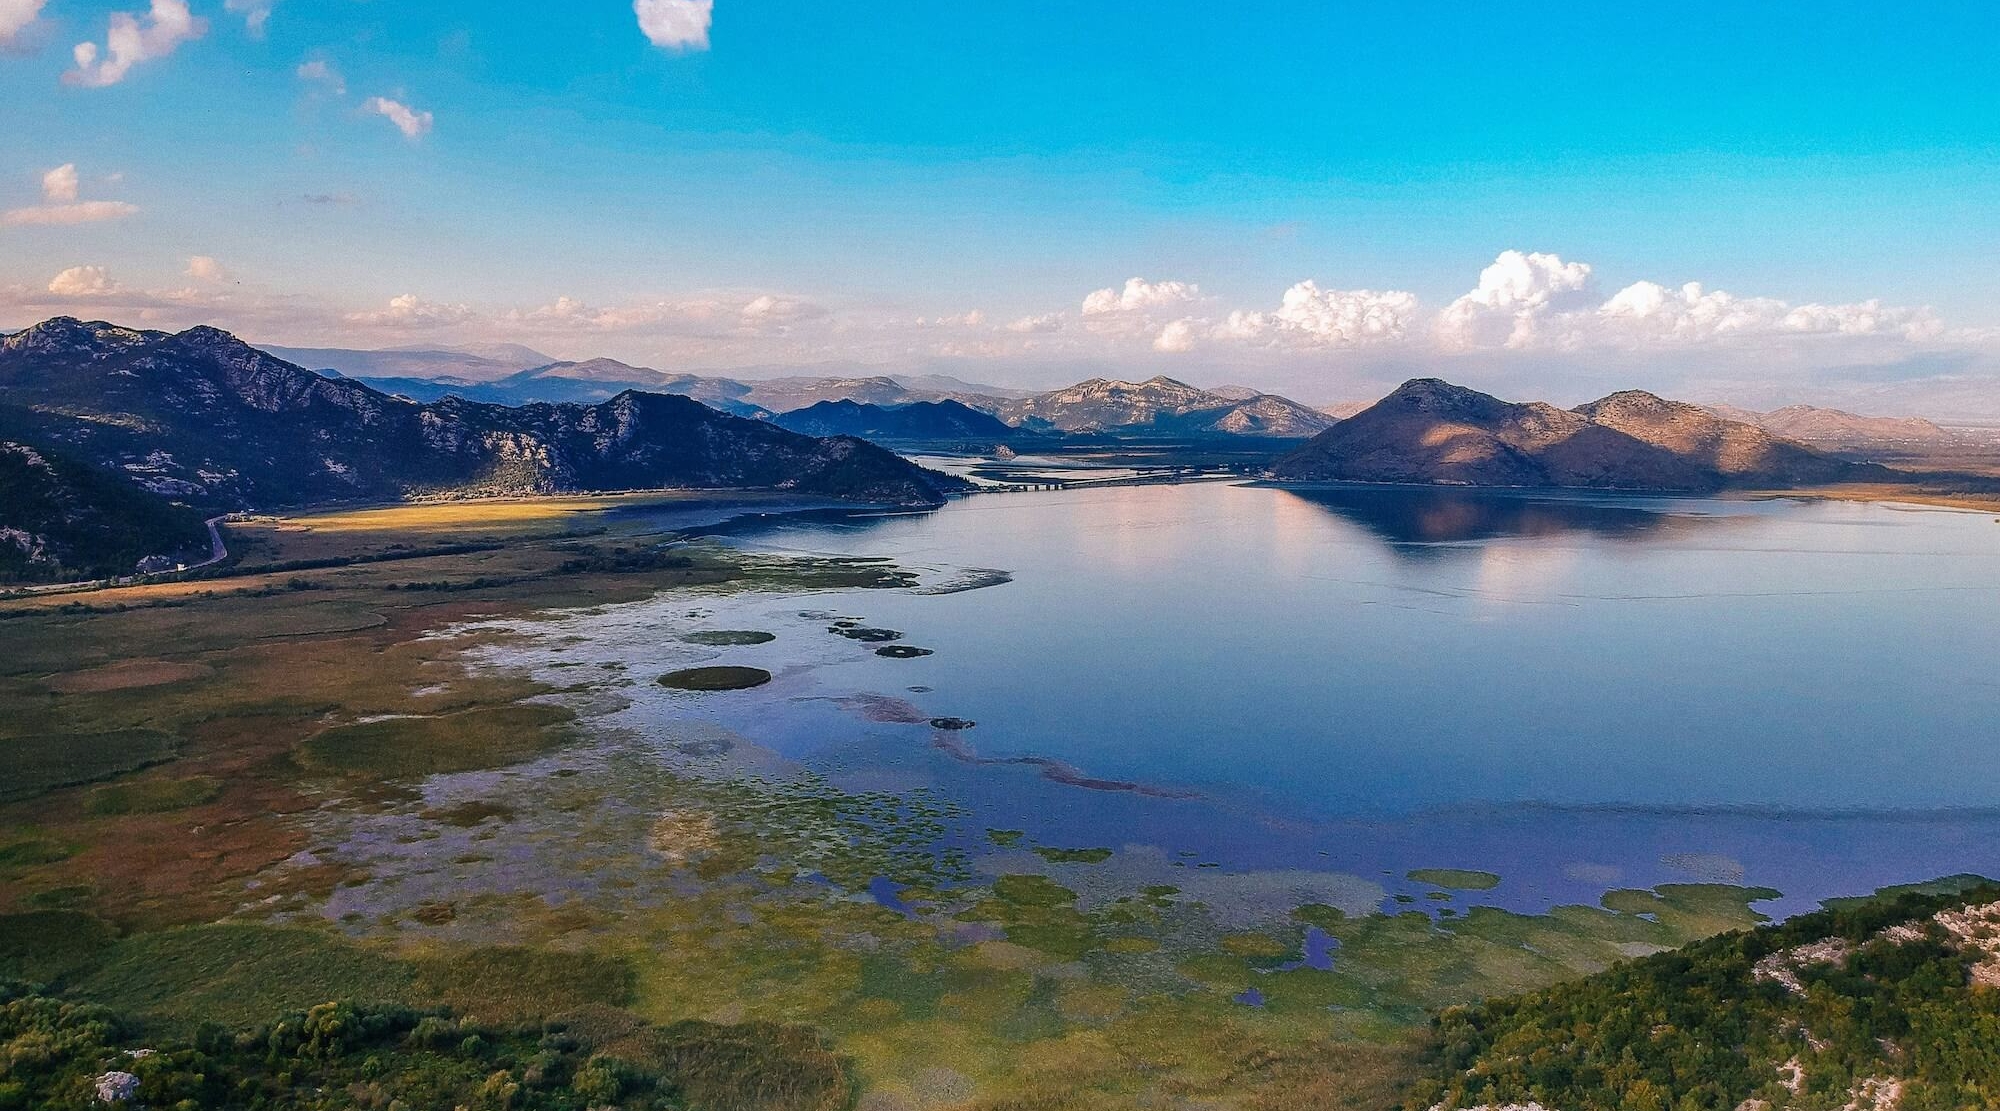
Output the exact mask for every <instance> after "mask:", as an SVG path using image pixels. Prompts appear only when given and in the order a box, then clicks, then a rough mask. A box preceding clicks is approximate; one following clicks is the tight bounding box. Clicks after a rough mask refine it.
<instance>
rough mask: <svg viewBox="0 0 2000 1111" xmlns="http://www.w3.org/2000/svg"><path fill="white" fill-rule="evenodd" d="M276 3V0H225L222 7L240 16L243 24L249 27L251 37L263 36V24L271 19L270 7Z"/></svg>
mask: <svg viewBox="0 0 2000 1111" xmlns="http://www.w3.org/2000/svg"><path fill="white" fill-rule="evenodd" d="M277 4H278V0H227V2H226V3H224V4H223V5H222V7H223V9H224V10H226V11H230V12H234V13H236V14H237V15H240V16H242V17H243V26H244V27H246V28H248V29H249V31H250V34H251V36H252V37H254V38H263V37H264V25H265V24H266V23H269V22H270V21H271V9H272V8H274V7H276V6H277Z"/></svg>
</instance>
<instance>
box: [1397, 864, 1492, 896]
mask: <svg viewBox="0 0 2000 1111" xmlns="http://www.w3.org/2000/svg"><path fill="white" fill-rule="evenodd" d="M1409 877H1410V878H1411V879H1412V880H1415V881H1416V882H1418V883H1427V884H1430V885H1431V886H1433V887H1448V888H1450V889H1451V890H1453V891H1491V890H1493V889H1494V888H1496V887H1498V886H1500V877H1499V876H1497V875H1494V874H1493V873H1492V872H1480V871H1476V870H1474V869H1470V868H1416V869H1412V870H1411V871H1410V872H1409Z"/></svg>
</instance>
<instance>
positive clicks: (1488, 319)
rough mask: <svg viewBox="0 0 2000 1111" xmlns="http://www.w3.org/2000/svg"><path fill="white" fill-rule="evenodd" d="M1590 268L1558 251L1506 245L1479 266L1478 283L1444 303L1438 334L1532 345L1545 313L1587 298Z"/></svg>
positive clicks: (1463, 343)
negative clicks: (1565, 258) (1507, 248)
mask: <svg viewBox="0 0 2000 1111" xmlns="http://www.w3.org/2000/svg"><path fill="white" fill-rule="evenodd" d="M1590 288H1591V268H1590V264H1589V263H1587V262H1565V261H1563V259H1562V258H1561V257H1560V256H1558V255H1552V254H1540V253H1536V254H1524V253H1522V252H1520V251H1502V252H1500V257H1499V258H1496V259H1494V260H1493V265H1491V266H1488V267H1487V268H1486V269H1484V270H1482V271H1480V272H1479V285H1478V286H1477V287H1476V288H1474V289H1473V290H1472V291H1471V292H1470V293H1467V294H1466V295H1465V296H1463V297H1460V298H1459V299H1458V300H1456V301H1453V302H1452V303H1451V304H1450V305H1447V306H1445V310H1444V312H1443V314H1442V315H1441V316H1440V317H1439V319H1438V334H1439V336H1440V337H1441V338H1442V339H1443V340H1444V341H1445V343H1446V345H1447V346H1454V347H1483V346H1490V345H1491V344H1493V343H1495V342H1498V343H1502V344H1504V345H1505V346H1507V347H1528V346H1532V345H1533V344H1534V343H1535V342H1536V341H1537V339H1539V338H1540V328H1541V325H1542V323H1543V321H1544V319H1545V318H1546V317H1547V316H1549V315H1550V314H1552V313H1558V312H1562V311H1565V310H1569V309H1574V308H1580V307H1582V306H1583V305H1584V304H1585V303H1587V301H1588V299H1589V293H1590Z"/></svg>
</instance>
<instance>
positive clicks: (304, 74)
mask: <svg viewBox="0 0 2000 1111" xmlns="http://www.w3.org/2000/svg"><path fill="white" fill-rule="evenodd" d="M292 73H293V74H294V75H295V76H297V77H298V79H299V80H301V81H304V82H305V83H307V84H309V85H317V86H319V87H320V88H322V89H325V90H326V91H327V92H329V93H332V94H333V95H334V96H346V95H347V78H345V77H343V76H341V73H340V70H339V69H337V68H335V67H334V64H333V63H332V62H329V61H327V60H326V59H324V58H313V59H310V60H308V61H304V62H300V63H299V68H297V69H295V70H293V71H292Z"/></svg>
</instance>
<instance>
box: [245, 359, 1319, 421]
mask: <svg viewBox="0 0 2000 1111" xmlns="http://www.w3.org/2000/svg"><path fill="white" fill-rule="evenodd" d="M269 350H271V351H273V352H275V353H278V354H280V355H282V356H284V357H286V358H289V359H291V360H292V361H294V362H299V363H302V364H304V365H307V366H321V367H324V368H325V369H326V370H328V371H330V372H333V373H337V374H340V375H343V376H347V377H353V378H358V379H360V380H361V381H363V382H364V383H366V384H367V385H370V386H373V387H375V388H376V389H379V390H382V391H383V392H385V393H391V394H398V395H401V396H404V397H408V398H410V399H412V400H414V401H437V400H440V399H442V398H444V397H447V396H456V397H460V398H464V399H466V400H468V401H484V402H491V403H494V404H501V405H525V404H530V403H533V402H537V401H550V402H561V401H570V402H598V401H605V400H608V399H610V398H611V397H614V396H616V395H617V394H619V393H621V392H624V391H626V390H642V391H645V392H649V393H676V394H681V395H683V396H686V397H692V398H694V399H695V400H696V401H699V402H701V403H703V404H705V405H708V406H710V407H712V408H716V409H721V410H722V411H724V412H728V413H734V414H736V415H737V416H745V417H760V418H768V417H771V416H773V415H776V414H782V413H789V412H794V411H797V410H800V409H806V408H810V407H812V406H814V405H817V404H819V403H821V402H827V401H852V402H857V403H859V404H862V405H874V406H880V407H883V408H885V409H886V408H893V407H896V406H904V405H912V404H917V403H921V402H943V401H953V402H957V403H959V404H962V405H964V406H966V407H968V408H972V409H977V410H980V411H981V412H985V413H989V414H992V415H993V416H995V417H998V418H999V419H1000V420H1001V421H1003V422H1005V423H1006V424H1009V425H1014V426H1017V427H1019V428H1021V429H1023V430H1024V431H1027V432H1030V433H1039V434H1042V435H1091V436H1095V435H1112V436H1117V435H1146V436H1172V437H1205V436H1266V437H1273V438H1287V437H1289V438H1295V439H1304V438H1306V437H1308V436H1312V435H1315V434H1317V433H1319V432H1322V431H1324V430H1325V429H1326V428H1328V427H1329V426H1331V425H1332V424H1333V422H1334V419H1335V417H1334V416H1332V415H1329V414H1328V413H1325V412H1321V411H1319V410H1315V409H1311V408H1309V407H1307V406H1304V405H1300V404H1298V403H1297V402H1294V401H1292V400H1290V399H1288V398H1284V397H1280V396H1278V395H1276V394H1269V393H1264V392H1262V391H1260V390H1257V389H1253V388H1251V387H1248V386H1221V387H1217V388H1216V389H1213V390H1204V389H1200V388H1198V387H1195V386H1190V385H1188V384H1187V383H1185V382H1181V381H1177V380H1175V379H1172V378H1167V377H1164V376H1162V377H1156V378H1152V379H1149V380H1147V381H1145V382H1120V381H1113V380H1109V379H1104V378H1092V379H1089V380H1088V381H1084V382H1079V383H1077V384H1076V385H1074V386H1069V387H1066V388H1064V389H1060V390H1051V391H1047V392H1043V393H1035V392H1031V391H1025V390H1012V389H1006V388H1003V387H999V386H989V385H983V384H980V383H976V382H965V381H961V380H959V379H956V378H951V377H948V376H945V375H861V376H855V375H843V374H830V375H823V376H813V375H789V376H783V377H774V378H745V379H736V378H728V377H718V376H710V375H698V374H673V373H668V372H666V371H661V370H655V369H653V368H651V367H644V366H635V365H633V364H630V363H624V362H619V361H618V360H616V359H586V360H582V361H578V362H560V361H554V360H544V361H543V362H540V363H535V364H532V365H526V366H520V365H516V364H518V363H519V362H520V360H521V359H523V358H531V357H533V356H535V354H536V353H535V352H533V351H530V350H528V349H526V348H506V349H502V350H495V349H490V348H489V349H482V351H481V352H478V353H475V352H473V351H470V350H467V351H463V352H451V351H429V350H389V351H351V350H343V349H338V348H270V349H269ZM503 355H511V356H512V359H511V361H509V360H507V359H502V358H500V356H503ZM954 434H955V433H954ZM990 434H991V433H989V435H990Z"/></svg>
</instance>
